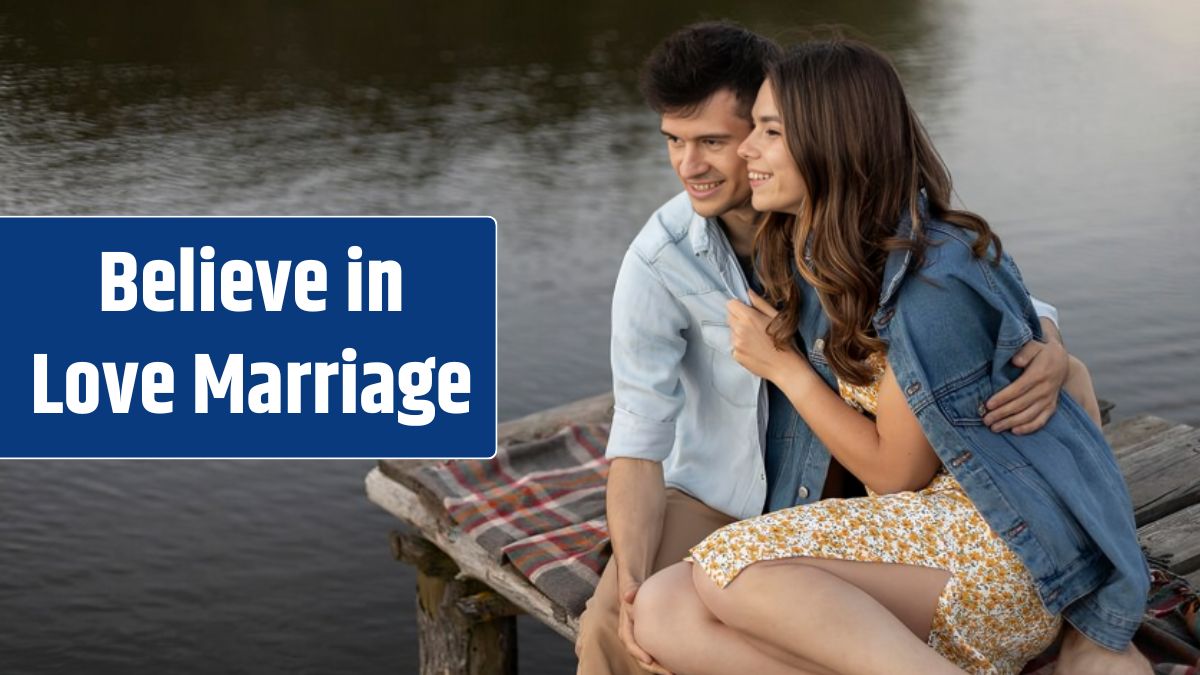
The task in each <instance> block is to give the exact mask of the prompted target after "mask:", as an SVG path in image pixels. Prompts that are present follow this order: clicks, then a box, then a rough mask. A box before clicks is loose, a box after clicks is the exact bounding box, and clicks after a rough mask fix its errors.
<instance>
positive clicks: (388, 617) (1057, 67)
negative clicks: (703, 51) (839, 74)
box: [0, 0, 1200, 673]
mask: <svg viewBox="0 0 1200 675" xmlns="http://www.w3.org/2000/svg"><path fill="white" fill-rule="evenodd" d="M719 17H732V18H735V19H738V20H739V21H741V22H743V23H745V24H746V25H748V26H750V27H752V28H755V29H757V30H760V31H763V32H766V33H768V34H771V35H775V36H779V37H783V38H788V37H790V36H796V35H798V34H799V29H802V28H805V27H811V26H815V25H817V24H823V23H843V24H849V25H850V26H852V27H853V29H854V30H855V31H856V32H857V33H858V34H860V35H863V36H865V37H867V38H868V39H870V40H871V41H873V42H874V43H876V44H878V45H879V46H881V47H883V48H884V49H886V50H888V51H889V52H890V53H891V54H892V55H893V56H894V57H895V58H896V60H897V62H898V65H899V67H900V69H901V71H902V75H903V76H904V78H905V80H906V82H907V83H908V86H909V91H910V94H911V96H912V97H913V100H914V102H915V104H916V105H917V107H918V108H919V109H920V111H921V112H922V115H923V117H924V120H925V122H926V124H927V126H928V127H929V128H930V131H931V133H932V134H933V136H934V138H935V141H936V143H937V144H938V147H939V148H940V149H941V151H942V152H943V154H944V155H945V157H946V159H947V162H948V163H949V165H950V167H951V169H952V170H953V172H954V173H955V177H956V180H957V185H958V188H959V194H960V196H961V197H962V199H963V200H964V201H965V202H966V204H967V205H968V206H970V207H971V208H973V209H976V210H978V211H980V212H982V213H983V214H984V215H986V216H987V217H988V218H989V219H990V220H991V221H992V223H993V224H994V225H995V226H996V227H997V228H998V230H999V231H1000V233H1001V234H1002V236H1003V237H1004V241H1005V246H1006V248H1008V249H1009V250H1011V251H1013V252H1014V253H1015V254H1016V255H1017V258H1018V260H1019V261H1020V262H1021V265H1022V268H1023V270H1024V272H1025V276H1026V279H1027V280H1028V281H1029V282H1030V284H1031V286H1032V287H1033V288H1034V290H1035V291H1036V292H1037V293H1038V294H1039V295H1041V296H1043V297H1045V298H1047V299H1049V300H1051V301H1053V302H1055V303H1056V304H1058V305H1059V306H1060V309H1061V310H1062V313H1063V317H1064V322H1065V326H1064V330H1065V332H1066V337H1067V341H1068V345H1069V346H1070V347H1071V349H1072V350H1073V351H1075V352H1076V353H1078V354H1080V355H1081V356H1082V357H1083V358H1084V359H1085V360H1087V361H1088V363H1090V364H1091V365H1092V368H1093V373H1094V375H1095V376H1096V381H1097V384H1098V388H1099V389H1100V391H1101V393H1102V394H1103V395H1105V396H1107V397H1108V398H1112V399H1114V400H1116V401H1117V402H1118V404H1119V406H1120V407H1119V408H1118V412H1119V413H1122V414H1131V413H1133V412H1141V411H1152V412H1155V413H1157V414H1161V415H1164V416H1167V417H1170V418H1173V419H1177V420H1180V421H1188V422H1192V423H1197V422H1200V413H1197V410H1200V406H1198V405H1197V403H1200V394H1197V391H1196V387H1195V386H1194V383H1195V382H1196V380H1197V378H1198V377H1200V341H1198V340H1197V339H1196V337H1195V327H1196V326H1197V325H1198V324H1200V304H1198V303H1195V302H1194V300H1192V298H1191V296H1192V294H1193V293H1194V289H1195V288H1196V287H1197V286H1198V285H1200V284H1198V283H1197V282H1198V281H1200V279H1197V276H1198V275H1197V271H1198V270H1197V265H1196V262H1195V261H1196V259H1197V256H1198V255H1200V250H1198V245H1197V243H1196V238H1195V237H1194V236H1192V234H1191V230H1192V229H1193V226H1194V224H1195V223H1196V222H1197V219H1198V216H1200V197H1197V195H1196V192H1195V186H1196V185H1198V184H1200V169H1198V168H1197V166H1198V165H1197V163H1196V162H1195V161H1194V157H1195V156H1196V154H1197V152H1198V151H1200V117H1197V116H1196V115H1195V112H1194V111H1195V110H1196V109H1200V74H1198V71H1197V70H1196V69H1195V68H1194V67H1192V64H1195V63H1200V40H1198V39H1197V38H1196V37H1195V35H1194V34H1193V33H1194V32H1193V31H1191V30H1190V27H1191V26H1195V25H1200V5H1197V4H1195V3H1171V2H1166V1H1163V0H1159V1H1156V2H1151V3H1133V2H1115V1H1106V2H1102V3H1093V2H1083V1H1082V0H1068V1H1067V2H1060V3H1053V4H1044V3H1038V2H1034V1H1033V0H1019V1H1018V2H1015V3H1005V4H1003V5H997V4H988V3H983V4H980V3H954V2H936V1H931V2H905V3H889V2H858V3H844V2H834V1H832V0H829V1H825V2H805V3H790V4H788V5H786V6H781V5H780V4H778V3H773V2H765V1H764V2H749V3H733V2H705V3H699V4H697V3H695V2H689V3H686V4H685V3H683V2H679V1H671V2H665V3H634V2H629V1H626V0H622V1H618V2H585V3H575V4H572V5H566V4H562V3H546V2H526V3H520V4H516V5H513V4H510V3H489V2H483V1H482V0H470V1H467V2H457V3H440V4H436V5H429V4H424V3H421V4H418V3H392V2H383V1H366V0H361V1H357V2H354V3H329V2H316V1H310V2H299V3H277V2H268V1H266V0H257V1H251V2H239V3H199V2H179V3H156V4H146V3H137V2H131V1H110V2H105V3H81V2H66V1H61V0H59V1H51V2H39V3H20V4H18V3H7V4H5V5H3V6H0V176H2V178H0V212H2V213H6V214H97V213H106V214H160V215H162V214H210V213H219V214H405V213H415V214H426V213H430V214H432V213H464V214H465V213H486V214H489V215H493V216H495V217H496V218H497V219H498V220H499V222H500V226H501V234H500V247H501V249H500V265H501V268H500V289H499V294H500V345H499V350H500V364H499V368H500V389H501V402H500V405H501V411H500V412H501V417H502V418H509V417H513V416H516V415H519V414H523V413H526V412H530V411H533V410H536V409H539V408H542V407H546V406H549V405H553V404H556V403H559V402H562V401H565V400H570V399H573V398H576V397H579V396H583V395H587V394H591V393H595V392H597V391H600V390H603V389H605V388H607V386H608V382H607V380H608V364H607V342H608V298H609V294H610V291H611V286H612V282H613V279H614V277H615V274H616V269H617V266H618V264H619V261H620V258H621V255H622V254H623V253H624V250H625V247H626V246H627V244H628V242H629V240H630V239H631V238H632V236H633V235H634V233H635V232H636V230H637V228H638V227H640V225H641V223H643V222H644V221H645V219H646V217H647V216H648V215H649V214H650V212H651V211H652V210H653V209H654V208H655V207H656V206H658V205H659V204H660V203H661V202H662V201H664V200H665V199H666V198H667V197H669V196H670V195H672V194H674V192H675V191H676V190H677V189H678V188H677V183H676V181H675V180H674V178H673V176H672V175H671V172H670V170H669V169H668V167H667V166H666V162H665V153H664V152H663V148H662V147H661V141H660V138H659V136H658V133H657V120H656V119H655V118H654V116H653V115H652V114H650V113H649V112H647V111H646V110H645V109H644V108H643V106H642V104H641V103H640V101H639V99H638V96H637V92H636V69H637V66H638V64H639V63H640V61H641V60H642V58H644V56H645V54H646V52H647V51H648V50H649V49H650V47H651V46H653V44H654V43H655V42H657V41H658V40H659V39H661V37H662V36H663V35H665V34H666V33H667V32H669V31H670V30H673V29H675V28H677V27H678V26H680V25H682V24H683V23H686V22H688V21H692V20H696V19H701V18H719ZM364 471H365V467H364V465H362V464H359V463H297V464H266V465H250V464H229V463H224V464H222V463H215V462H214V463H200V462H195V463H192V462H189V463H179V464H145V463H121V464H108V463H74V464H68V463H56V464H10V465H7V466H3V467H0V516H2V517H0V555H2V556H3V557H4V560H5V561H6V562H7V561H10V560H11V561H13V563H12V564H11V567H13V568H14V569H17V570H19V572H18V573H17V574H10V575H9V577H8V579H7V580H6V581H0V595H2V596H3V597H4V599H5V600H4V604H5V608H6V612H5V618H2V619H0V622H3V623H4V624H5V625H4V630H0V658H2V660H3V661H4V662H5V663H6V664H8V663H17V664H19V666H20V667H21V668H22V669H25V670H30V671H34V672H54V671H57V670H60V669H67V668H84V667H85V666H86V668H84V669H86V670H88V671H89V672H97V671H103V670H106V669H111V670H113V671H114V672H116V671H119V672H129V671H130V670H135V671H136V670H147V671H149V670H154V669H157V668H158V667H159V666H165V667H169V668H170V669H171V670H174V671H181V672H182V671H186V669H187V668H194V669H195V670H194V671H193V672H207V671H210V670H213V669H214V667H213V666H215V667H216V668H215V669H219V670H230V671H237V670H239V669H258V668H260V667H266V666H263V664H271V665H276V664H279V665H278V666H277V667H278V668H279V669H283V668H284V667H285V666H287V667H296V668H300V667H304V666H308V667H311V668H312V669H314V670H351V671H357V672H372V671H374V672H384V671H395V670H397V669H399V670H402V671H403V670H404V669H406V668H408V667H411V664H413V663H415V651H414V650H415V646H414V645H413V643H412V640H411V634H409V633H406V632H405V631H407V630H409V619H407V618H406V615H405V613H406V612H407V611H408V607H410V599H409V595H408V584H409V583H410V578H409V577H407V576H404V573H403V572H402V571H400V570H399V569H398V568H397V567H396V566H395V565H394V564H392V563H390V562H389V561H387V559H386V550H385V546H384V543H383V540H382V534H383V533H384V532H385V531H386V529H387V528H388V527H389V526H390V525H391V521H390V520H389V519H388V518H387V517H386V516H385V515H384V514H382V513H380V512H378V510H377V509H375V507H373V506H371V505H369V504H367V503H366V502H365V500H364V499H363V498H362V496H361V490H360V488H359V485H358V481H359V479H360V478H361V474H362V473H363V472H364ZM63 476H68V478H63ZM68 532H84V533H87V536H86V537H84V538H82V539H81V538H79V535H68V534H67V533H68ZM180 532H183V533H184V535H182V537H181V535H180V534H179V533H180ZM64 550H69V551H72V552H73V555H71V556H65V555H64V554H63V551H64ZM379 589H384V590H383V591H382V592H380V590H379ZM18 591H20V592H19V593H18ZM247 599H249V600H247ZM181 607H184V608H185V609H181ZM14 612H15V613H14ZM17 616H19V617H26V620H25V621H24V622H23V623H22V624H21V626H20V628H21V629H22V631H23V632H18V631H16V630H15V627H14V626H13V622H14V618H13V617H17ZM249 626H253V627H255V630H254V632H253V633H252V635H253V638H254V639H253V640H252V642H254V644H252V645H247V644H245V643H244V642H242V641H239V640H238V639H237V637H238V635H239V632H240V631H241V630H243V629H244V628H245V627H249ZM9 629H12V630H9ZM522 630H523V631H525V638H526V639H528V638H530V637H531V636H532V637H534V638H535V639H536V640H537V642H536V643H533V644H532V645H526V646H523V647H522V649H523V653H524V654H525V656H524V657H523V663H524V664H525V672H547V673H549V672H562V671H563V670H565V669H568V668H569V667H570V665H569V664H570V652H569V647H568V646H567V645H566V644H565V643H563V642H561V641H559V640H557V639H556V638H552V637H550V636H549V635H548V634H547V633H545V632H544V631H543V632H538V631H537V630H536V628H535V627H533V626H530V625H526V626H523V629H522ZM6 635H7V636H9V638H8V639H6V638H5V637H4V636H6ZM13 636H19V639H17V640H14V639H12V637H13ZM380 645H386V646H385V647H381V646H380ZM392 645H396V646H394V647H393V646H392ZM268 646H269V648H268ZM284 652H287V653H288V654H289V655H290V656H289V660H280V659H281V657H279V656H278V654H281V653H284Z"/></svg>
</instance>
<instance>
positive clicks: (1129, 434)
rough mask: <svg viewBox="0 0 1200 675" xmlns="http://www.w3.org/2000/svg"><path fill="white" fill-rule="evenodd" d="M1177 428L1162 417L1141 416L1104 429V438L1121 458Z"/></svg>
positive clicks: (1115, 423)
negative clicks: (1138, 446) (1137, 447)
mask: <svg viewBox="0 0 1200 675" xmlns="http://www.w3.org/2000/svg"><path fill="white" fill-rule="evenodd" d="M1175 426H1178V425H1176V424H1175V423H1174V422H1171V421H1169V420H1165V419H1163V418H1161V417H1155V416H1154V415H1141V416H1139V417H1131V418H1129V419H1124V420H1121V421H1120V422H1114V423H1113V424H1110V425H1108V426H1106V427H1104V437H1105V438H1106V439H1108V444H1109V445H1110V446H1112V449H1113V452H1115V453H1116V455H1117V457H1120V456H1121V455H1123V454H1125V453H1127V452H1128V451H1129V450H1130V449H1131V448H1133V447H1134V446H1137V445H1138V444H1140V443H1143V442H1145V441H1147V440H1150V439H1153V437H1155V436H1158V435H1159V434H1162V433H1163V432H1165V431H1167V430H1168V429H1170V428H1172V427H1175Z"/></svg>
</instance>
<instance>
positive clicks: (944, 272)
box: [919, 220, 996, 278]
mask: <svg viewBox="0 0 1200 675" xmlns="http://www.w3.org/2000/svg"><path fill="white" fill-rule="evenodd" d="M922 233H923V236H924V238H925V244H926V246H925V252H924V260H923V261H922V266H921V269H920V270H919V273H920V274H921V275H923V276H932V277H934V278H944V277H953V276H957V275H958V274H961V273H962V271H963V270H965V269H966V270H969V269H972V268H973V267H974V266H975V265H976V264H978V263H980V262H991V261H995V260H996V253H995V250H996V249H995V243H994V242H993V243H992V244H989V246H988V250H987V253H986V254H985V255H984V256H982V257H979V256H976V255H975V242H976V241H977V240H978V239H979V234H978V233H977V232H974V231H972V230H968V229H966V228H963V227H959V226H958V225H954V224H952V223H948V222H946V221H943V220H928V221H926V222H925V223H924V224H923V226H922Z"/></svg>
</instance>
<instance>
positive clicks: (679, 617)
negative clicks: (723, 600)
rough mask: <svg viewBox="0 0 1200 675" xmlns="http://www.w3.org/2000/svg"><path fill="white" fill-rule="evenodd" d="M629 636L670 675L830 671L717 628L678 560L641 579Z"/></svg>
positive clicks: (815, 674) (686, 566) (823, 674)
mask: <svg viewBox="0 0 1200 675" xmlns="http://www.w3.org/2000/svg"><path fill="white" fill-rule="evenodd" d="M633 625H634V637H635V639H636V640H637V642H638V644H639V645H641V647H642V649H645V650H646V651H647V652H649V653H650V655H651V656H653V657H654V660H655V661H657V662H658V663H659V664H660V665H662V666H663V667H665V668H667V669H668V670H670V671H671V672H673V673H687V674H688V675H702V674H703V673H721V674H725V673H753V674H754V675H775V674H777V673H778V674H780V675H784V674H786V675H832V673H833V671H830V670H827V669H825V668H821V667H819V666H816V665H814V664H812V663H810V662H807V661H804V660H803V659H799V658H796V657H794V656H789V655H787V654H786V653H780V652H778V650H773V649H770V648H769V647H766V648H765V647H764V646H762V645H758V644H756V643H755V641H754V640H753V639H750V638H747V637H746V636H745V635H743V634H741V633H739V632H738V631H736V630H734V629H732V628H730V627H728V626H726V625H724V624H722V623H721V622H720V621H718V620H717V619H716V617H714V616H713V615H712V613H711V612H709V611H708V609H707V608H706V607H705V606H704V603H702V602H700V598H699V597H698V596H697V595H696V589H695V587H694V586H693V585H692V572H691V564H690V563H686V562H681V563H678V564H675V565H672V566H671V567H668V568H666V569H664V570H662V571H661V572H658V573H656V574H655V575H654V576H652V577H650V578H649V579H647V580H646V583H645V584H643V585H642V587H641V589H639V590H638V594H637V599H636V600H635V601H634V623H633Z"/></svg>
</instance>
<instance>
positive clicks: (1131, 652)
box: [1054, 625, 1154, 675]
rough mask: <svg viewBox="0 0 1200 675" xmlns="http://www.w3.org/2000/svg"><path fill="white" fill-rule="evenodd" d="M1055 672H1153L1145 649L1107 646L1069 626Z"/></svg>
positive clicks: (1100, 674) (1098, 674)
mask: <svg viewBox="0 0 1200 675" xmlns="http://www.w3.org/2000/svg"><path fill="white" fill-rule="evenodd" d="M1065 630H1066V634H1065V635H1064V636H1063V643H1062V650H1061V651H1060V652H1059V654H1058V663H1057V664H1056V665H1055V666H1054V675H1153V673H1154V669H1153V668H1152V667H1151V666H1150V662H1149V661H1147V660H1146V657H1144V656H1142V654H1141V652H1139V651H1138V650H1137V649H1135V648H1134V646H1133V645H1129V646H1128V647H1126V648H1125V651H1123V652H1114V651H1112V650H1111V649H1105V648H1104V647H1101V646H1100V645H1098V644H1096V643H1095V642H1092V641H1091V640H1089V639H1087V638H1086V637H1084V636H1083V633H1080V632H1079V631H1077V630H1075V628H1073V627H1071V626H1069V625H1068V626H1067V628H1066V629H1065Z"/></svg>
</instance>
